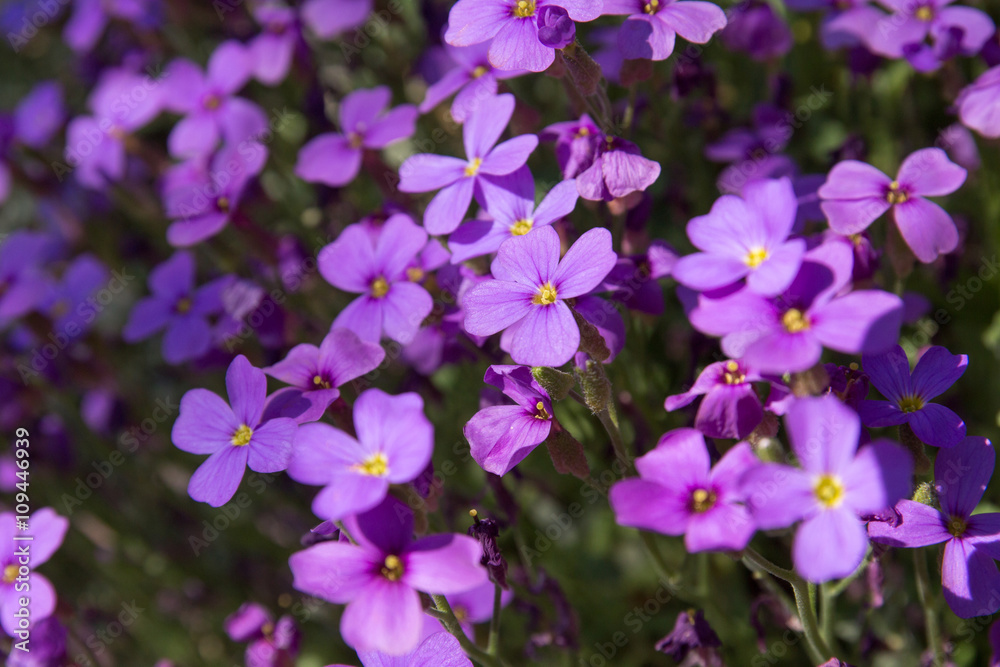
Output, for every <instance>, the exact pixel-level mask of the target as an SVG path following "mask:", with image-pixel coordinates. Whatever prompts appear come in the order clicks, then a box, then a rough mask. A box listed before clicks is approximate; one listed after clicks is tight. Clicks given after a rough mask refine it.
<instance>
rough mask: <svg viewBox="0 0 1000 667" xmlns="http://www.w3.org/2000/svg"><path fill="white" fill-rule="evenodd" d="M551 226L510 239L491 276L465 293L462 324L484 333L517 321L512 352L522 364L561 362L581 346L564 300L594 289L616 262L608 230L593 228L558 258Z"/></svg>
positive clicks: (557, 246) (557, 244) (539, 364)
mask: <svg viewBox="0 0 1000 667" xmlns="http://www.w3.org/2000/svg"><path fill="white" fill-rule="evenodd" d="M559 246H560V243H559V234H558V233H557V232H556V230H554V229H552V227H551V226H546V227H540V228H539V229H537V230H535V232H534V233H532V234H527V235H525V236H516V237H514V238H511V239H508V240H507V241H505V242H504V244H503V245H502V246H500V250H499V251H498V252H497V256H496V259H494V260H493V265H492V267H491V269H492V273H493V277H494V278H495V280H490V281H487V282H484V283H480V284H479V285H477V286H475V287H473V288H472V289H471V290H469V292H468V293H467V294H466V295H465V299H464V305H465V309H466V315H465V329H466V331H468V332H469V333H470V334H472V335H474V336H488V335H490V334H494V333H497V332H498V331H502V330H504V329H506V328H508V327H510V326H513V325H515V324H519V326H518V329H517V333H516V334H514V338H513V340H512V341H511V357H513V359H514V362H515V363H517V364H524V365H526V366H562V365H563V364H565V363H566V362H567V361H569V360H570V359H572V358H573V355H574V354H575V353H576V351H577V348H578V347H579V346H580V330H579V327H577V324H576V322H575V321H574V319H573V314H572V312H570V309H569V306H568V305H567V304H566V299H572V298H573V297H578V296H582V295H584V294H586V293H588V292H590V291H591V290H593V289H594V288H595V287H597V285H599V284H600V282H601V281H602V280H603V279H604V277H605V276H607V275H608V272H609V271H611V269H612V267H614V265H615V262H616V261H617V257H616V255H615V252H614V250H612V249H611V232H609V231H608V230H606V229H602V228H597V229H591V230H589V231H587V232H586V233H584V234H583V236H581V237H580V238H579V239H577V241H576V243H574V244H573V245H572V247H570V249H569V250H568V251H567V252H566V255H565V256H564V257H563V258H562V260H560V259H559Z"/></svg>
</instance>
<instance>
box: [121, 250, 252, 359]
mask: <svg viewBox="0 0 1000 667" xmlns="http://www.w3.org/2000/svg"><path fill="white" fill-rule="evenodd" d="M194 278H195V264H194V257H192V256H191V254H190V253H188V252H183V251H182V252H177V253H174V255H173V257H171V258H170V259H168V260H167V261H165V262H163V263H162V264H160V265H159V266H157V267H156V268H155V269H153V270H152V271H150V273H149V279H148V283H149V291H150V292H152V295H151V296H148V297H145V298H143V299H140V300H139V301H138V302H137V303H136V304H135V306H133V307H132V312H131V313H129V318H128V322H126V324H125V327H124V328H123V329H122V339H123V340H125V342H126V343H136V342H138V341H140V340H143V339H145V338H149V337H150V336H152V335H153V334H155V333H156V332H158V331H160V330H162V329H166V334H164V336H163V345H162V351H163V359H164V361H166V362H167V363H168V364H180V363H183V362H185V361H190V360H191V359H198V358H199V357H202V356H203V355H204V354H205V353H206V352H208V350H209V348H210V347H211V345H212V327H211V324H210V323H209V317H212V316H214V315H218V314H219V313H220V312H222V292H223V290H225V289H226V287H228V286H229V285H230V284H232V282H233V280H234V277H233V276H223V277H221V278H217V279H215V280H213V281H212V282H210V283H207V284H205V285H203V286H202V287H200V288H198V289H195V286H194Z"/></svg>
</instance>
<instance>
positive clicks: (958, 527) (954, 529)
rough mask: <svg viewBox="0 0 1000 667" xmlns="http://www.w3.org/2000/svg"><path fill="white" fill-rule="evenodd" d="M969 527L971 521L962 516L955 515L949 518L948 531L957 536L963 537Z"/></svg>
mask: <svg viewBox="0 0 1000 667" xmlns="http://www.w3.org/2000/svg"><path fill="white" fill-rule="evenodd" d="M968 528H969V522H968V521H967V520H966V519H963V518H962V517H960V516H953V517H951V518H950V519H948V532H949V533H951V534H952V535H954V536H955V537H962V536H963V535H965V531H966V530H967V529H968Z"/></svg>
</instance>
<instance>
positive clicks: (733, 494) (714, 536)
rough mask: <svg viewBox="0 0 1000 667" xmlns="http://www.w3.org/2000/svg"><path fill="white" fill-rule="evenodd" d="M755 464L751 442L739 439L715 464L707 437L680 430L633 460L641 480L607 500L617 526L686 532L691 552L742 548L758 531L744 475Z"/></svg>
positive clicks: (625, 482) (622, 486)
mask: <svg viewBox="0 0 1000 667" xmlns="http://www.w3.org/2000/svg"><path fill="white" fill-rule="evenodd" d="M756 463H758V459H757V457H756V456H754V453H753V450H751V449H750V445H749V444H748V443H746V442H741V443H739V444H737V445H736V446H735V447H733V448H732V449H730V450H729V451H728V452H726V454H725V456H723V457H722V458H721V459H719V462H718V463H716V464H715V466H714V467H713V466H712V462H711V460H710V458H709V455H708V449H707V447H706V446H705V438H704V436H702V434H701V433H699V432H698V431H696V430H694V429H693V428H679V429H675V430H673V431H670V432H669V433H666V434H664V435H663V437H662V438H660V441H659V442H658V443H657V444H656V448H655V449H653V451H651V452H649V453H648V454H645V455H643V456H640V457H639V458H637V459H636V460H635V467H636V469H637V470H638V471H639V479H626V480H623V481H621V482H618V483H617V484H615V485H614V486H612V487H611V492H610V493H609V495H608V500H609V501H610V502H611V509H613V510H614V512H615V520H616V521H618V523H619V524H621V525H623V526H631V527H633V528H641V529H643V530H652V531H656V532H658V533H663V534H665V535H684V546H685V548H686V549H687V550H688V551H689V552H692V553H694V552H697V551H709V550H711V551H722V550H729V551H739V550H740V549H742V548H743V547H745V546H746V545H747V542H749V541H750V537H751V536H752V535H753V533H754V530H755V526H754V522H753V520H752V518H751V517H750V512H748V511H747V509H746V507H744V505H743V493H742V491H741V489H740V478H741V476H742V475H743V473H745V472H746V471H747V469H748V468H750V467H751V466H753V465H754V464H756Z"/></svg>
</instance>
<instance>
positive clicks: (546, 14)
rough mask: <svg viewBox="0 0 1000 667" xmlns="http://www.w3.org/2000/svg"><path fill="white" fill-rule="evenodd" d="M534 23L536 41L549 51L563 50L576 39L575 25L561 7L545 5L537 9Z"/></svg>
mask: <svg viewBox="0 0 1000 667" xmlns="http://www.w3.org/2000/svg"><path fill="white" fill-rule="evenodd" d="M535 22H536V23H537V25H538V41H539V42H541V43H542V45H543V46H547V47H549V48H550V49H564V48H566V47H567V46H569V45H570V44H572V43H573V41H574V40H575V39H576V24H575V23H573V19H571V18H570V17H569V12H567V11H566V10H565V9H563V8H562V7H558V6H556V5H545V6H544V7H541V8H539V10H538V17H537V18H536V20H535Z"/></svg>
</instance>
